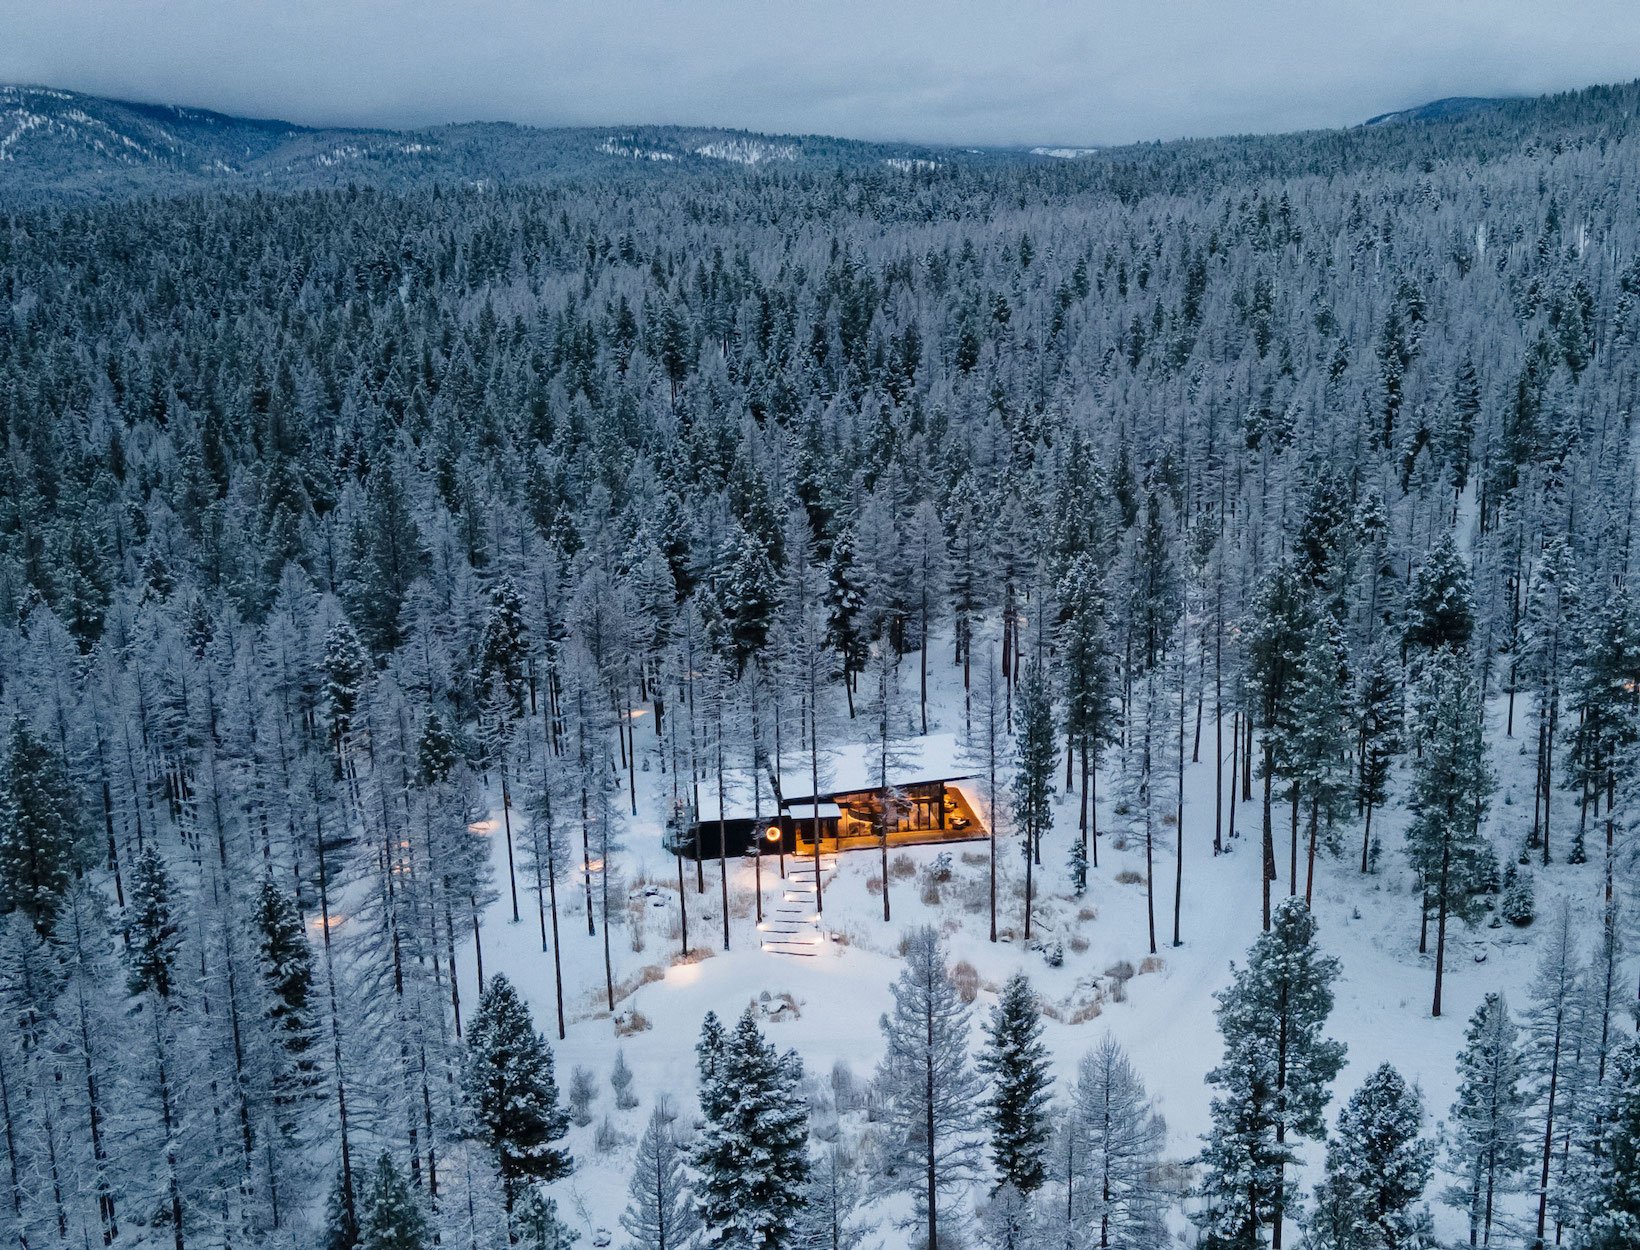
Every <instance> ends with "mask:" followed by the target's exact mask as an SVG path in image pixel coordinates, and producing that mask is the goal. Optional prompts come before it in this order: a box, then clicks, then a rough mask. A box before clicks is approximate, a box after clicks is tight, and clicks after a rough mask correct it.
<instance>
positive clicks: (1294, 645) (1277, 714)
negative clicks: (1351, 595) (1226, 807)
mask: <svg viewBox="0 0 1640 1250" xmlns="http://www.w3.org/2000/svg"><path fill="white" fill-rule="evenodd" d="M1312 616H1313V608H1312V606H1311V603H1310V599H1309V595H1308V593H1307V591H1306V589H1305V586H1304V584H1303V580H1302V578H1300V576H1299V574H1298V570H1297V568H1296V566H1295V565H1294V563H1293V561H1292V560H1290V559H1287V560H1283V561H1282V562H1281V563H1280V564H1278V565H1277V566H1276V567H1275V568H1274V569H1272V570H1270V572H1269V573H1268V574H1267V575H1266V576H1265V578H1264V580H1263V582H1262V583H1261V584H1260V585H1259V588H1258V591H1257V595H1256V597H1255V599H1254V602H1253V604H1252V606H1251V610H1250V612H1249V613H1248V621H1247V626H1248V630H1247V632H1248V639H1247V668H1248V678H1249V685H1250V687H1251V690H1252V692H1253V694H1254V695H1255V704H1256V705H1255V706H1254V707H1253V708H1250V709H1249V712H1248V714H1249V718H1250V719H1251V720H1253V721H1255V722H1256V723H1257V725H1258V728H1259V735H1260V749H1261V751H1262V753H1263V762H1262V765H1261V767H1260V770H1259V771H1260V776H1261V777H1262V778H1263V781H1264V798H1263V817H1264V823H1263V852H1262V853H1263V859H1264V877H1263V880H1264V889H1263V894H1264V927H1265V929H1266V930H1268V929H1269V928H1270V924H1271V920H1272V909H1271V903H1270V892H1271V888H1272V886H1273V884H1274V882H1275V880H1276V876H1277V873H1276V847H1275V828H1274V824H1273V813H1272V806H1273V797H1274V786H1275V780H1276V776H1277V775H1278V774H1281V775H1283V776H1285V775H1287V772H1288V764H1287V760H1288V756H1289V754H1290V752H1289V746H1290V742H1291V736H1292V715H1293V704H1294V700H1295V697H1296V695H1297V693H1298V684H1299V670H1300V666H1301V664H1302V662H1303V656H1304V643H1305V640H1306V639H1307V638H1308V636H1309V631H1310V623H1311V619H1312ZM1250 736H1251V735H1250V734H1249V737H1250ZM1294 803H1295V804H1296V803H1297V794H1296V791H1295V792H1294ZM1294 810H1295V812H1296V810H1297V808H1296V806H1295V808H1294Z"/></svg>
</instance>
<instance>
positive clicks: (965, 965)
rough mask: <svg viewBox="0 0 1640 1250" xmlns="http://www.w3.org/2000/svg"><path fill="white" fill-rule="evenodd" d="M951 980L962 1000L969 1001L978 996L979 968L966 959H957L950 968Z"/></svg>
mask: <svg viewBox="0 0 1640 1250" xmlns="http://www.w3.org/2000/svg"><path fill="white" fill-rule="evenodd" d="M951 980H952V982H953V983H954V984H955V985H956V987H957V996H958V997H959V998H961V999H962V1001H963V1002H965V1003H971V1002H973V1001H974V999H976V998H978V997H979V969H977V968H975V967H974V965H973V964H971V963H969V962H968V961H967V960H966V959H959V960H958V961H957V963H956V966H954V967H953V968H952V969H951Z"/></svg>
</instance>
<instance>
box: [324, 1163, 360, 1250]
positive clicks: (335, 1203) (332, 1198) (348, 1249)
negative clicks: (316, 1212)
mask: <svg viewBox="0 0 1640 1250" xmlns="http://www.w3.org/2000/svg"><path fill="white" fill-rule="evenodd" d="M359 1208H360V1204H359V1203H358V1202H357V1201H356V1200H355V1199H354V1197H353V1193H352V1190H351V1188H350V1187H349V1184H348V1175H347V1173H346V1172H345V1171H343V1170H342V1169H341V1168H337V1169H336V1179H335V1180H334V1181H332V1182H331V1186H330V1194H329V1196H328V1197H327V1198H326V1199H325V1217H324V1227H323V1230H322V1232H321V1234H320V1242H319V1244H320V1246H321V1247H322V1250H358V1245H359V1217H358V1212H359Z"/></svg>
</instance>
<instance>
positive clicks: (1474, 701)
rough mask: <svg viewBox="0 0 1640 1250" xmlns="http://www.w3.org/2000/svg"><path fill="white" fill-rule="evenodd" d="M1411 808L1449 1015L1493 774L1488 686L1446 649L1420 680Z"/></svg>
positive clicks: (1410, 847) (1412, 850)
mask: <svg viewBox="0 0 1640 1250" xmlns="http://www.w3.org/2000/svg"><path fill="white" fill-rule="evenodd" d="M1417 707H1418V715H1417V721H1416V724H1415V725H1414V740H1415V742H1416V744H1417V747H1418V750H1417V754H1416V755H1415V757H1414V759H1413V769H1412V786H1411V793H1410V795H1409V796H1408V806H1410V807H1411V808H1412V812H1413V818H1412V824H1411V826H1410V827H1409V828H1408V829H1407V857H1408V859H1410V860H1411V862H1412V867H1413V869H1414V871H1416V872H1417V873H1418V876H1419V878H1420V880H1421V881H1422V882H1423V896H1424V916H1425V919H1426V921H1427V919H1428V916H1429V910H1430V908H1434V910H1435V918H1436V939H1435V997H1434V1002H1433V1005H1432V1007H1431V1009H1430V1013H1431V1014H1432V1015H1436V1016H1438V1015H1440V1014H1441V986H1442V976H1443V974H1444V972H1445V968H1446V926H1447V919H1448V917H1450V916H1452V915H1457V916H1458V917H1459V918H1461V919H1464V920H1469V919H1471V918H1472V917H1473V916H1474V914H1475V891H1476V889H1477V888H1478V886H1479V884H1480V877H1481V873H1482V872H1483V870H1484V867H1485V854H1484V852H1485V850H1486V843H1485V840H1484V839H1483V837H1482V836H1481V832H1480V821H1481V814H1482V813H1483V812H1484V810H1485V807H1486V801H1487V798H1488V796H1489V795H1490V793H1491V788H1492V777H1491V772H1490V770H1489V769H1488V768H1487V763H1486V743H1485V740H1484V738H1483V737H1482V715H1481V701H1480V691H1479V690H1478V689H1477V687H1476V683H1475V679H1474V677H1473V675H1471V673H1470V671H1469V663H1468V660H1467V659H1466V658H1465V656H1464V655H1463V653H1462V652H1459V651H1454V650H1451V649H1449V648H1442V649H1441V650H1439V651H1436V652H1434V653H1433V654H1432V655H1431V656H1430V657H1429V659H1428V661H1427V662H1426V664H1425V665H1424V670H1423V673H1422V675H1421V677H1420V680H1419V683H1418V699H1417Z"/></svg>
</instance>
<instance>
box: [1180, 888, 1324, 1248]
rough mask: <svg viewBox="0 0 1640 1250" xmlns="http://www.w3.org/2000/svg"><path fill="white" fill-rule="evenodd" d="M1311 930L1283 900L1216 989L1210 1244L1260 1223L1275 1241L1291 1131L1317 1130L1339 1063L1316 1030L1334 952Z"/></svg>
mask: <svg viewBox="0 0 1640 1250" xmlns="http://www.w3.org/2000/svg"><path fill="white" fill-rule="evenodd" d="M1315 935H1316V925H1315V920H1314V918H1313V917H1312V916H1311V915H1310V910H1309V908H1308V907H1306V906H1305V905H1304V903H1303V901H1302V900H1300V899H1287V900H1285V901H1283V902H1282V903H1281V905H1280V906H1279V907H1277V908H1276V913H1275V916H1274V918H1273V923H1272V925H1271V928H1270V931H1269V932H1268V933H1265V934H1262V935H1261V936H1260V937H1259V938H1258V940H1257V941H1255V942H1254V943H1253V947H1252V950H1251V951H1250V952H1249V953H1248V959H1247V967H1246V968H1245V969H1244V970H1242V971H1241V972H1240V973H1238V974H1237V976H1236V979H1235V982H1234V983H1233V984H1232V985H1231V986H1230V987H1229V988H1228V989H1226V990H1224V991H1222V992H1221V993H1220V994H1219V996H1218V999H1219V1008H1218V1019H1219V1031H1220V1033H1221V1034H1222V1035H1223V1037H1224V1054H1225V1057H1224V1061H1223V1062H1222V1063H1221V1064H1220V1065H1219V1066H1218V1067H1217V1068H1215V1069H1213V1071H1211V1072H1209V1073H1208V1074H1207V1079H1208V1081H1209V1083H1211V1084H1212V1085H1215V1086H1217V1087H1218V1088H1219V1089H1221V1090H1223V1091H1224V1093H1223V1094H1222V1095H1221V1096H1219V1097H1216V1098H1214V1099H1213V1103H1212V1114H1213V1128H1212V1131H1211V1132H1210V1134H1209V1135H1208V1138H1207V1149H1206V1150H1205V1151H1203V1155H1202V1162H1203V1164H1204V1165H1205V1168H1206V1175H1205V1177H1204V1178H1203V1181H1202V1197H1203V1198H1204V1199H1205V1204H1204V1209H1203V1211H1202V1212H1201V1213H1200V1215H1199V1216H1198V1217H1197V1218H1198V1223H1199V1224H1200V1225H1201V1226H1202V1228H1203V1232H1204V1234H1206V1236H1207V1238H1208V1240H1209V1242H1210V1243H1211V1244H1213V1245H1215V1246H1225V1247H1229V1246H1244V1245H1246V1246H1251V1245H1256V1244H1258V1238H1259V1229H1260V1228H1261V1227H1263V1226H1265V1225H1268V1226H1269V1228H1270V1230H1271V1237H1270V1244H1271V1246H1272V1247H1273V1248H1274V1250H1280V1247H1281V1239H1282V1229H1283V1221H1284V1214H1285V1209H1286V1206H1287V1195H1286V1168H1287V1165H1288V1164H1289V1163H1291V1162H1292V1161H1293V1158H1294V1156H1293V1146H1292V1142H1291V1140H1290V1138H1291V1137H1307V1138H1310V1139H1312V1140H1314V1139H1316V1138H1319V1137H1321V1136H1322V1135H1323V1133H1324V1131H1325V1130H1324V1125H1323V1122H1322V1112H1323V1110H1324V1109H1325V1107H1326V1105H1327V1098H1328V1092H1327V1086H1328V1084H1329V1083H1330V1082H1331V1081H1332V1079H1333V1078H1334V1077H1335V1076H1337V1075H1338V1071H1339V1069H1340V1068H1341V1067H1342V1066H1343V1064H1344V1047H1343V1045H1342V1044H1341V1043H1339V1042H1335V1041H1331V1040H1329V1039H1328V1038H1327V1037H1326V1036H1325V1035H1324V1034H1323V1032H1322V1030H1323V1029H1324V1027H1325V1025H1326V1022H1327V1017H1328V1015H1329V1014H1331V1012H1332V1004H1333V995H1332V983H1333V981H1334V980H1336V979H1337V976H1338V961H1337V960H1336V959H1333V958H1331V957H1330V956H1326V955H1323V954H1321V952H1320V951H1319V949H1318V948H1317V946H1316V940H1315Z"/></svg>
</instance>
